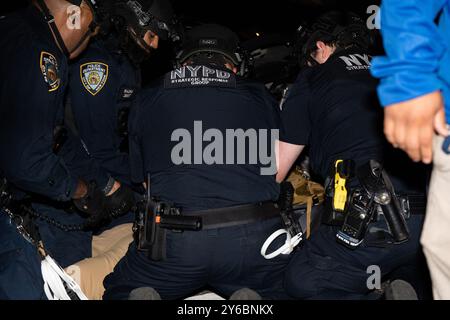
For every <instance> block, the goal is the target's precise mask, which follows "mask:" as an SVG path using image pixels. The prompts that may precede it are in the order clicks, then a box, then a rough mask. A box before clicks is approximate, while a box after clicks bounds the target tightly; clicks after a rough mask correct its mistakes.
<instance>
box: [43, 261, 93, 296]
mask: <svg viewBox="0 0 450 320" xmlns="http://www.w3.org/2000/svg"><path fill="white" fill-rule="evenodd" d="M41 270H42V278H43V279H44V291H45V295H46V296H47V299H48V300H72V299H71V298H70V297H69V295H68V293H67V290H66V288H65V286H64V284H66V286H67V288H68V289H70V290H72V291H73V292H74V293H75V294H76V295H77V296H78V298H79V299H80V300H88V298H87V297H86V296H85V294H84V293H83V291H81V288H80V286H79V285H78V283H76V282H75V280H73V279H72V278H71V277H70V276H69V275H68V274H67V273H66V272H65V271H64V270H63V269H62V268H61V267H60V266H59V265H58V264H57V263H56V262H55V260H53V259H52V257H50V256H49V255H47V256H45V258H44V259H43V260H42V263H41Z"/></svg>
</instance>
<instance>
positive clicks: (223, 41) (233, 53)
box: [177, 24, 242, 67]
mask: <svg viewBox="0 0 450 320" xmlns="http://www.w3.org/2000/svg"><path fill="white" fill-rule="evenodd" d="M199 53H212V54H214V53H218V54H220V55H222V56H224V57H225V58H227V59H228V60H230V61H231V62H233V64H234V65H235V66H236V67H239V66H241V65H242V55H241V54H240V53H239V37H238V36H237V34H236V33H234V32H233V31H231V30H230V29H228V28H227V27H224V26H220V25H217V24H204V25H200V26H197V27H194V28H192V29H191V30H189V31H188V32H186V35H185V37H184V41H183V44H182V49H181V51H179V53H178V55H177V62H178V63H179V64H181V63H183V62H184V61H186V60H187V59H189V58H190V57H192V56H194V55H196V54H199Z"/></svg>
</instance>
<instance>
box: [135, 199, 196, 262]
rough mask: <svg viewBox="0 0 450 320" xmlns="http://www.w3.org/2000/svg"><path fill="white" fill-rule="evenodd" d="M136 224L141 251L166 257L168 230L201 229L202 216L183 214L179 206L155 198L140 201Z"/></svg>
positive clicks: (157, 259) (162, 258)
mask: <svg viewBox="0 0 450 320" xmlns="http://www.w3.org/2000/svg"><path fill="white" fill-rule="evenodd" d="M138 207H140V209H138V210H137V217H136V221H135V225H134V231H135V241H136V244H137V248H138V250H140V251H148V255H149V258H150V259H151V260H153V261H160V260H164V259H165V258H166V231H167V229H169V230H175V231H185V230H190V231H199V230H201V228H202V222H201V218H200V217H194V216H183V215H181V211H180V209H179V208H177V207H174V206H172V205H170V204H168V203H166V202H162V201H158V200H157V199H155V198H153V199H151V200H150V201H145V204H144V202H142V203H140V205H139V206H138Z"/></svg>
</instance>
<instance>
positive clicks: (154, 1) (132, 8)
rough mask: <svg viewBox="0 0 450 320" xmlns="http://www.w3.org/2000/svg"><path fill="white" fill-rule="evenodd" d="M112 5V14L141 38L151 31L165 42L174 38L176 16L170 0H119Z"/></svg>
mask: <svg viewBox="0 0 450 320" xmlns="http://www.w3.org/2000/svg"><path fill="white" fill-rule="evenodd" d="M103 1H104V0H103ZM109 1H111V0H109ZM112 3H113V13H112V14H113V15H115V16H119V17H123V18H124V19H125V20H126V23H127V25H128V26H129V27H131V28H132V29H133V31H134V32H135V33H136V35H137V36H138V37H139V38H143V37H144V35H145V33H146V32H147V31H149V30H150V31H152V32H154V33H155V34H156V35H158V36H159V37H160V38H161V39H163V40H166V39H168V38H169V37H171V36H172V33H171V32H172V30H173V25H174V14H173V9H172V6H171V4H170V1H169V0H117V1H112Z"/></svg>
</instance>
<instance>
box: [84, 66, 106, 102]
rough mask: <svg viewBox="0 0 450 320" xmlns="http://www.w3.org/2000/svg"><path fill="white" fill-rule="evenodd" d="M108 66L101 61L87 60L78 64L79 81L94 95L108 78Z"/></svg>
mask: <svg viewBox="0 0 450 320" xmlns="http://www.w3.org/2000/svg"><path fill="white" fill-rule="evenodd" d="M108 72H109V66H108V65H107V64H106V63H102V62H88V63H85V64H82V65H81V66H80V77H81V83H82V84H83V86H84V87H85V88H86V90H87V91H88V92H89V93H90V94H92V95H93V96H95V95H96V94H97V93H99V92H100V91H101V90H102V89H103V87H104V86H105V83H106V81H107V80H108Z"/></svg>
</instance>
